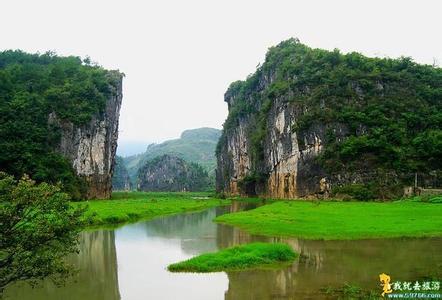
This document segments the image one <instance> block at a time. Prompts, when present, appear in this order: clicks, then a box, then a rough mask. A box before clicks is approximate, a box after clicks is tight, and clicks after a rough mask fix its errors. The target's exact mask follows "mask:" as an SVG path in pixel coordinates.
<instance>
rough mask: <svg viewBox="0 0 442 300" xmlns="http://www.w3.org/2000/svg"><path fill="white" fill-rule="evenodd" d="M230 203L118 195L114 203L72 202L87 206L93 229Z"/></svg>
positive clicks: (190, 196) (193, 196) (200, 196)
mask: <svg viewBox="0 0 442 300" xmlns="http://www.w3.org/2000/svg"><path fill="white" fill-rule="evenodd" d="M229 203H230V201H228V200H221V199H216V198H212V197H209V193H189V192H186V193H146V192H115V193H113V194H112V199H111V200H91V201H88V202H73V203H72V205H73V206H78V205H85V204H87V205H88V210H87V211H86V217H88V218H90V223H89V225H90V226H98V225H115V224H121V223H127V222H134V221H137V220H140V219H151V218H154V217H157V216H163V215H170V214H176V213H182V212H187V211H196V210H202V209H206V208H209V207H214V206H219V205H227V204H229Z"/></svg>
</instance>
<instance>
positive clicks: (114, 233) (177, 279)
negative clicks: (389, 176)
mask: <svg viewBox="0 0 442 300" xmlns="http://www.w3.org/2000/svg"><path fill="white" fill-rule="evenodd" d="M251 206H252V205H251V204H244V203H233V204H232V205H231V206H230V207H217V208H212V209H208V210H205V211H202V212H195V213H185V214H179V215H172V216H165V217H159V218H156V219H153V220H150V221H141V222H138V223H135V224H128V225H125V226H122V227H120V228H118V229H115V230H95V231H86V232H83V233H82V234H81V240H80V253H79V254H78V255H72V256H70V257H69V258H68V260H69V261H70V262H71V263H73V264H74V265H75V266H76V267H77V268H78V269H79V272H78V274H76V275H75V276H74V277H73V278H71V279H69V280H68V282H67V284H66V285H64V286H62V287H56V286H54V284H52V282H50V281H49V280H45V281H43V282H42V283H41V284H39V285H38V286H37V287H35V288H31V287H30V286H29V285H28V284H27V283H17V284H15V285H13V286H11V287H9V288H8V289H6V292H5V296H6V297H5V298H6V299H14V300H28V299H29V300H31V299H32V300H43V299H44V300H80V299H81V300H88V299H91V300H92V299H94V300H98V299H105V300H114V299H124V300H126V299H128V300H132V299H205V300H207V299H328V298H330V299H333V297H330V296H326V295H325V294H324V293H322V292H321V288H323V287H340V286H342V285H344V284H345V283H350V284H353V285H358V286H360V287H363V288H365V289H370V290H379V291H381V290H380V287H379V274H381V273H383V272H384V273H387V274H390V275H391V276H392V280H410V281H415V280H417V279H420V278H423V277H428V276H432V275H434V274H435V272H440V270H441V268H442V266H441V263H442V251H441V249H442V238H401V239H375V240H358V241H312V240H300V239H296V238H278V237H260V236H252V235H250V234H248V233H246V232H244V231H242V230H239V229H237V228H234V227H230V226H226V225H221V224H216V223H213V222H212V220H213V219H214V218H215V217H216V216H218V215H221V214H224V213H227V212H233V211H238V210H242V209H247V208H250V207H251ZM252 241H267V242H276V241H278V242H285V243H288V244H290V245H291V246H292V247H293V248H294V250H295V251H297V252H298V253H300V258H299V259H298V260H296V261H295V262H294V263H293V264H292V265H291V266H289V267H286V268H284V269H281V270H262V271H256V270H254V271H243V272H231V273H224V272H221V273H211V274H187V273H184V274H180V273H170V272H168V271H167V270H166V267H167V265H168V264H170V263H173V262H178V261H181V260H183V259H187V258H190V257H192V256H194V255H197V254H200V253H203V252H209V251H216V250H218V249H221V248H225V247H230V246H233V245H238V244H242V243H249V242H252ZM438 274H440V273H438ZM327 297H328V298H327Z"/></svg>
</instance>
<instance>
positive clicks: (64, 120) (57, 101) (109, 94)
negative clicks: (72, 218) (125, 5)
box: [0, 51, 123, 198]
mask: <svg viewBox="0 0 442 300" xmlns="http://www.w3.org/2000/svg"><path fill="white" fill-rule="evenodd" d="M122 76H123V75H122V74H121V73H119V72H117V71H107V70H105V69H103V68H102V67H100V66H96V65H94V64H91V62H90V60H89V59H85V60H82V59H81V58H79V57H75V56H69V57H60V56H57V55H55V54H54V53H50V52H48V53H45V54H28V53H24V52H22V51H4V52H0V170H1V171H5V172H7V173H10V174H11V175H14V176H15V177H21V176H22V175H23V174H25V173H26V174H28V175H30V176H31V177H32V178H33V179H35V180H37V181H46V182H50V183H56V182H61V183H62V184H63V186H64V189H65V190H66V191H69V192H70V193H71V194H72V195H73V196H74V197H77V198H80V197H83V196H85V195H86V196H89V197H95V196H100V197H107V196H109V191H110V172H111V166H110V165H111V164H112V162H113V155H114V153H113V150H112V149H114V148H115V143H116V138H115V137H116V136H117V131H118V115H119V109H120V105H121V98H122V95H121V82H122ZM100 122H101V125H100V126H101V127H100V130H98V125H97V124H98V123H100ZM103 124H104V125H103ZM98 134H99V135H100V138H99V139H95V138H96V137H97V136H96V135H98ZM92 140H100V141H102V142H103V143H104V144H103V145H93V142H92ZM86 145H89V148H87V147H86ZM80 146H81V147H82V146H85V147H86V148H84V151H83V152H82V153H84V155H85V157H77V155H78V153H79V152H78V151H76V150H77V149H76V147H80ZM95 146H96V147H95ZM88 151H95V152H94V153H95V154H96V155H95V156H94V157H102V158H103V160H102V161H93V159H92V158H91V159H89V158H90V157H92V156H91V155H90V154H91V153H89V152H88ZM96 164H99V165H100V166H101V167H100V170H101V171H100V172H99V174H98V173H96V172H95V171H94V170H97V168H96V167H94V166H95V165H96ZM88 166H90V167H91V168H94V170H90V169H88ZM78 175H81V176H78ZM95 176H96V177H95ZM98 177H100V178H98ZM95 183H97V185H95ZM98 183H100V184H101V183H105V185H106V186H101V185H100V184H98Z"/></svg>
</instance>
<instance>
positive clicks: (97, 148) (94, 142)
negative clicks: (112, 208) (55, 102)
mask: <svg viewBox="0 0 442 300" xmlns="http://www.w3.org/2000/svg"><path fill="white" fill-rule="evenodd" d="M107 76H108V77H110V78H109V79H110V82H113V83H114V84H110V88H111V96H110V97H109V98H108V99H107V101H106V106H105V109H104V111H103V112H101V113H100V114H97V115H94V116H93V117H92V118H91V120H90V121H89V122H88V123H87V124H84V125H81V126H76V125H75V124H74V123H72V122H70V121H66V120H61V119H60V118H58V117H57V115H56V113H54V112H53V113H51V114H50V115H49V124H51V125H52V126H56V127H58V128H59V129H60V132H61V138H60V142H59V144H58V147H57V151H59V152H60V153H61V154H62V155H63V156H65V157H67V158H68V159H69V161H70V162H71V163H72V166H73V168H74V170H75V172H76V174H77V175H78V176H80V177H81V178H83V179H84V180H85V182H86V184H87V187H86V188H87V190H86V197H87V198H88V199H93V198H100V199H105V198H110V196H111V191H112V174H113V170H114V160H115V153H116V149H117V139H118V120H119V116H120V107H121V101H122V98H123V94H122V79H123V75H122V74H121V73H119V72H118V71H109V72H108V74H107Z"/></svg>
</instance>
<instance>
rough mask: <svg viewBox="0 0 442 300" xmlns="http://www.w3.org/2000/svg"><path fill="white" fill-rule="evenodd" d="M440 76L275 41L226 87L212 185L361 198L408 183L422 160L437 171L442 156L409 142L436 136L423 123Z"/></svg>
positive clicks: (408, 65) (282, 194)
mask: <svg viewBox="0 0 442 300" xmlns="http://www.w3.org/2000/svg"><path fill="white" fill-rule="evenodd" d="M400 72H401V73H400ZM404 74H405V75H404ZM424 74H425V75H424ZM440 75H441V70H440V69H438V68H432V67H430V66H422V65H418V64H415V63H413V62H412V61H410V60H409V59H405V58H402V59H398V60H394V59H378V58H367V57H364V56H362V55H360V54H358V53H350V54H347V55H342V54H340V53H339V52H338V51H337V50H335V51H333V52H330V51H325V50H320V49H311V48H309V47H307V46H305V45H302V44H301V43H299V41H298V40H295V39H291V40H288V41H285V42H282V43H281V44H279V45H278V46H276V47H272V48H271V49H270V50H269V52H268V53H267V55H266V60H265V62H264V64H263V65H260V66H259V67H258V69H257V71H256V72H255V73H254V74H252V75H250V76H249V77H248V78H247V80H245V81H237V82H234V83H232V84H231V85H230V87H229V89H228V90H227V92H226V93H225V102H227V104H228V108H229V115H228V118H227V120H226V122H225V123H224V128H223V134H222V136H221V138H220V141H219V144H218V147H217V162H218V168H217V174H216V175H217V190H218V191H219V192H225V193H227V194H232V195H239V194H242V195H262V196H268V197H274V198H296V197H327V196H328V195H329V194H330V193H331V192H332V189H333V188H335V187H343V186H347V185H355V184H356V185H358V184H361V185H363V187H362V188H364V190H363V191H364V192H367V193H368V195H366V197H367V198H373V197H381V198H383V197H384V196H385V195H386V192H385V191H391V190H393V189H391V188H390V187H391V186H394V187H395V188H396V190H397V191H401V190H402V188H403V186H405V185H407V184H410V182H409V179H410V176H408V173H407V172H410V173H411V172H414V171H416V170H417V165H418V164H419V168H420V170H422V171H423V170H425V171H426V172H429V171H430V170H436V171H437V170H439V171H440V167H439V166H438V165H435V164H438V163H436V161H438V158H437V157H440V153H434V152H433V154H431V155H430V154H428V152H425V151H423V152H421V154H419V152H418V151H416V149H415V148H416V147H420V145H421V141H423V140H426V141H428V136H429V135H431V136H434V135H437V136H439V134H441V131H440V124H439V123H438V122H433V121H429V120H434V118H437V114H438V112H440V111H441V101H436V100H441V96H440V95H439V92H436V91H437V90H438V87H440V86H442V82H441V80H440V78H441V77H440ZM427 88H428V90H427V92H428V93H427V94H425V92H424V90H425V89H427ZM430 90H432V91H433V92H429V91H430ZM430 111H431V113H430ZM411 118H413V119H414V118H415V119H416V120H417V119H420V120H422V122H425V123H426V124H425V125H424V126H421V125H415V124H416V123H413V121H411ZM424 120H427V121H424ZM436 132H437V133H436ZM417 136H421V137H422V139H419V138H417ZM441 136H442V135H441ZM430 139H431V138H430ZM435 143H436V142H435ZM429 147H430V148H431V147H433V146H430V145H429ZM436 148H437V147H436ZM424 152H425V154H423V153H424ZM428 159H430V160H431V161H433V163H431V164H428V163H427V160H428ZM386 186H388V188H387V187H386ZM357 188H360V186H357ZM370 193H371V194H370ZM387 196H388V195H387ZM387 196H385V197H387Z"/></svg>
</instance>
